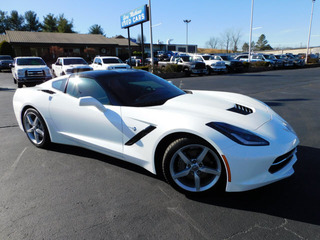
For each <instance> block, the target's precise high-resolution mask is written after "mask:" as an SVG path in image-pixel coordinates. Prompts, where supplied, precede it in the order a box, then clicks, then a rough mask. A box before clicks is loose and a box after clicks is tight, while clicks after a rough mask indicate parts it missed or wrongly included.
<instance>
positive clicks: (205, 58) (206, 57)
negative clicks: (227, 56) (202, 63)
mask: <svg viewBox="0 0 320 240" xmlns="http://www.w3.org/2000/svg"><path fill="white" fill-rule="evenodd" d="M202 57H203V59H204V60H206V61H207V60H210V59H211V56H202Z"/></svg>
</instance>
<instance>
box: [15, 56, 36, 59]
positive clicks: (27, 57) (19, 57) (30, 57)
mask: <svg viewBox="0 0 320 240" xmlns="http://www.w3.org/2000/svg"><path fill="white" fill-rule="evenodd" d="M15 58H16V59H18V58H19V59H20V58H39V59H42V58H41V57H35V56H29V57H27V56H25V57H15Z"/></svg>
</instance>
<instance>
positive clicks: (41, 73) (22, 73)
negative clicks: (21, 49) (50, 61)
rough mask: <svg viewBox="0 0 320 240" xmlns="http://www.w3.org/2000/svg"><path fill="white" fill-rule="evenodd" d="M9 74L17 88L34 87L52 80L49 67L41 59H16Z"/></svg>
mask: <svg viewBox="0 0 320 240" xmlns="http://www.w3.org/2000/svg"><path fill="white" fill-rule="evenodd" d="M11 72H12V76H13V82H14V83H15V84H18V88H21V87H23V85H25V86H26V87H29V86H34V85H36V84H40V83H43V82H45V81H47V80H50V79H51V78H52V75H51V72H50V69H49V67H48V66H47V64H46V63H45V62H44V61H43V59H42V58H41V57H16V58H14V61H13V65H12V69H11Z"/></svg>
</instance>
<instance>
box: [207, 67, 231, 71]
mask: <svg viewBox="0 0 320 240" xmlns="http://www.w3.org/2000/svg"><path fill="white" fill-rule="evenodd" d="M211 69H212V71H214V72H226V71H227V68H226V66H215V67H211Z"/></svg>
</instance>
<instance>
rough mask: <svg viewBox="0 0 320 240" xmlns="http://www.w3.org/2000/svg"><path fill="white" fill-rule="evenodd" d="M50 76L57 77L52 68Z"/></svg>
mask: <svg viewBox="0 0 320 240" xmlns="http://www.w3.org/2000/svg"><path fill="white" fill-rule="evenodd" d="M52 77H53V78H55V77H57V75H56V73H55V72H54V70H52Z"/></svg>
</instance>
